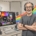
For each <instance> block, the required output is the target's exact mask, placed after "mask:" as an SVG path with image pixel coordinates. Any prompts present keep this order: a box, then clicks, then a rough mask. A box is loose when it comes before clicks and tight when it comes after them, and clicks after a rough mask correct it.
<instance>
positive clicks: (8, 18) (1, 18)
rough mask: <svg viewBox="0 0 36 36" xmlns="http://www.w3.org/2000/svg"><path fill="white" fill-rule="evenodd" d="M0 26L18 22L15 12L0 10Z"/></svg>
mask: <svg viewBox="0 0 36 36" xmlns="http://www.w3.org/2000/svg"><path fill="white" fill-rule="evenodd" d="M0 13H1V14H0V26H4V25H12V24H16V20H15V12H6V11H1V12H0Z"/></svg>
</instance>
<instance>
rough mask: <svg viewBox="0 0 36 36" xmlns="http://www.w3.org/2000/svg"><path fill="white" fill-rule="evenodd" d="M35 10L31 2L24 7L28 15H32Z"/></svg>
mask: <svg viewBox="0 0 36 36" xmlns="http://www.w3.org/2000/svg"><path fill="white" fill-rule="evenodd" d="M33 9H34V5H33V3H31V2H27V3H25V5H24V10H25V11H27V13H31V11H32V10H33Z"/></svg>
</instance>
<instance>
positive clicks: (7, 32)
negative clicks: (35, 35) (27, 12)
mask: <svg viewBox="0 0 36 36" xmlns="http://www.w3.org/2000/svg"><path fill="white" fill-rule="evenodd" d="M15 25H16V24H14V25H7V26H2V27H0V29H1V31H2V34H1V35H0V36H21V35H22V31H21V30H18V31H17V30H15Z"/></svg>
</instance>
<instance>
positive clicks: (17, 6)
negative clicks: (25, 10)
mask: <svg viewBox="0 0 36 36" xmlns="http://www.w3.org/2000/svg"><path fill="white" fill-rule="evenodd" d="M20 6H21V5H20V2H11V11H13V12H19V13H20V12H21V7H20Z"/></svg>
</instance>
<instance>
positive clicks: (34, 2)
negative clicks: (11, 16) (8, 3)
mask: <svg viewBox="0 0 36 36" xmlns="http://www.w3.org/2000/svg"><path fill="white" fill-rule="evenodd" d="M26 2H32V3H33V4H34V5H36V0H28V1H22V13H23V12H24V4H25V3H26Z"/></svg>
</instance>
